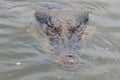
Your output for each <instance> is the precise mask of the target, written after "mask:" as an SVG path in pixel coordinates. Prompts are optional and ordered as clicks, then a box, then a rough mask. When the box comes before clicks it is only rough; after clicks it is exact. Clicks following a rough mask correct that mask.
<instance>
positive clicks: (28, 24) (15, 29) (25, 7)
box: [0, 0, 120, 80]
mask: <svg viewBox="0 0 120 80" xmlns="http://www.w3.org/2000/svg"><path fill="white" fill-rule="evenodd" d="M45 4H63V5H68V6H70V7H72V8H77V9H84V10H86V11H89V12H90V22H89V25H88V27H89V26H91V27H92V30H90V31H91V32H92V33H93V34H94V35H92V37H90V38H89V40H88V42H87V45H86V47H85V48H83V49H82V52H81V54H80V55H81V64H80V66H79V68H78V69H76V70H73V71H68V70H65V69H61V68H59V67H58V66H56V65H55V64H54V63H53V62H52V61H53V59H52V58H51V57H50V55H48V54H49V52H50V50H49V45H48V43H47V41H46V39H45V36H44V34H42V32H41V31H40V30H38V29H37V27H38V26H39V25H38V24H37V23H36V22H35V19H34V15H33V14H34V12H35V11H36V10H38V9H39V8H43V7H42V6H43V5H45ZM119 7H120V1H119V0H101V1H98V0H50V1H49V0H0V80H120V70H119V68H120V8H119ZM41 34H42V35H41ZM90 36H91V35H90Z"/></svg>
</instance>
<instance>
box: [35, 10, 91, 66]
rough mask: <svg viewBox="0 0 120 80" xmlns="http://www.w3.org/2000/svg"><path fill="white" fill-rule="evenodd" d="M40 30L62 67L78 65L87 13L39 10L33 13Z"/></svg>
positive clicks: (87, 17)
mask: <svg viewBox="0 0 120 80" xmlns="http://www.w3.org/2000/svg"><path fill="white" fill-rule="evenodd" d="M35 17H36V19H37V20H38V22H39V23H40V28H41V29H42V30H43V32H44V33H45V34H46V35H47V36H48V38H49V43H50V45H51V48H50V49H51V51H52V52H53V54H54V55H56V58H57V62H58V64H60V65H63V66H64V67H72V68H73V67H76V66H77V65H78V64H79V63H80V56H79V51H80V49H81V44H82V35H83V34H84V32H85V29H86V25H87V22H88V19H89V16H88V13H87V12H85V11H80V10H73V9H56V8H55V9H51V8H50V9H41V10H39V11H37V12H35Z"/></svg>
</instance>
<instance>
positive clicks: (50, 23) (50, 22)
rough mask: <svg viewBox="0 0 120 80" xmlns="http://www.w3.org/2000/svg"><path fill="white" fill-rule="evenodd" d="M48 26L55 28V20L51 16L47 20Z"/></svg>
mask: <svg viewBox="0 0 120 80" xmlns="http://www.w3.org/2000/svg"><path fill="white" fill-rule="evenodd" d="M46 24H47V26H48V27H53V26H54V22H53V18H52V17H51V16H50V17H49V18H48V19H47V21H46Z"/></svg>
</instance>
